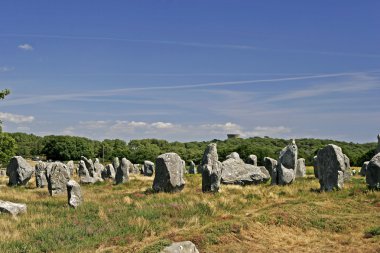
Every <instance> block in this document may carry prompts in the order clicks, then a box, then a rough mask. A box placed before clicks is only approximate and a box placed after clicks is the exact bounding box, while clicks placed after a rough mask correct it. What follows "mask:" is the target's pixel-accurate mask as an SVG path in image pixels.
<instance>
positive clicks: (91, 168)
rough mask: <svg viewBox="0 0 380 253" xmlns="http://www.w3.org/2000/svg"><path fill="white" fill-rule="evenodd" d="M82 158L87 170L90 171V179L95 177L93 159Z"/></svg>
mask: <svg viewBox="0 0 380 253" xmlns="http://www.w3.org/2000/svg"><path fill="white" fill-rule="evenodd" d="M80 158H81V160H82V161H84V163H85V164H86V168H87V170H88V173H89V174H90V177H94V173H95V167H94V162H93V161H92V160H91V159H87V157H85V156H81V157H80Z"/></svg>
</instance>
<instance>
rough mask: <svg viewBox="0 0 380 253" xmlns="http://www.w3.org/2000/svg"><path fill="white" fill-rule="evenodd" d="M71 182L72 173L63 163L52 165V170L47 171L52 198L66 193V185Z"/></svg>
mask: <svg viewBox="0 0 380 253" xmlns="http://www.w3.org/2000/svg"><path fill="white" fill-rule="evenodd" d="M69 180H70V172H69V170H68V169H67V167H66V165H65V164H63V163H61V162H54V163H52V164H51V169H49V170H48V171H47V181H48V189H49V193H50V195H51V196H54V195H58V194H62V193H65V192H66V191H67V187H66V184H67V182H68V181H69Z"/></svg>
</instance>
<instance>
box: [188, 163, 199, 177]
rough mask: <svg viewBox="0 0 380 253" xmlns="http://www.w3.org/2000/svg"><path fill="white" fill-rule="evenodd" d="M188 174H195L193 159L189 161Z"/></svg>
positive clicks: (195, 168)
mask: <svg viewBox="0 0 380 253" xmlns="http://www.w3.org/2000/svg"><path fill="white" fill-rule="evenodd" d="M189 173H190V174H197V167H196V166H195V163H194V162H193V161H191V162H190V169H189Z"/></svg>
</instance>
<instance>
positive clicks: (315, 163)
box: [313, 156, 319, 178]
mask: <svg viewBox="0 0 380 253" xmlns="http://www.w3.org/2000/svg"><path fill="white" fill-rule="evenodd" d="M313 167H314V176H315V177H316V178H319V176H318V174H319V173H318V156H314V157H313Z"/></svg>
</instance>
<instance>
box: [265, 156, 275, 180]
mask: <svg viewBox="0 0 380 253" xmlns="http://www.w3.org/2000/svg"><path fill="white" fill-rule="evenodd" d="M264 166H265V168H266V169H267V171H268V172H269V175H270V177H271V179H272V180H271V185H276V184H277V160H275V159H273V158H270V157H264Z"/></svg>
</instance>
